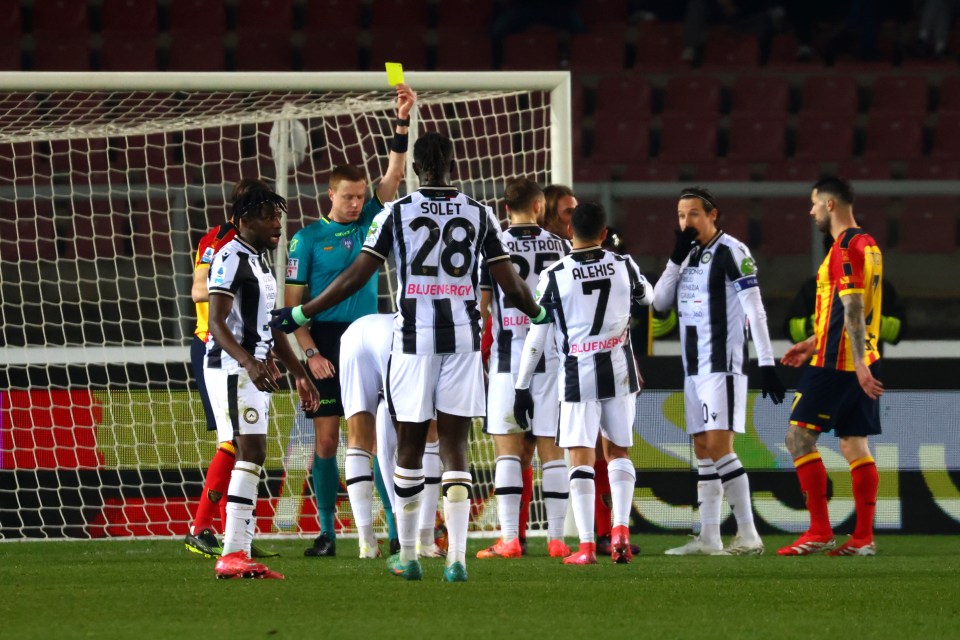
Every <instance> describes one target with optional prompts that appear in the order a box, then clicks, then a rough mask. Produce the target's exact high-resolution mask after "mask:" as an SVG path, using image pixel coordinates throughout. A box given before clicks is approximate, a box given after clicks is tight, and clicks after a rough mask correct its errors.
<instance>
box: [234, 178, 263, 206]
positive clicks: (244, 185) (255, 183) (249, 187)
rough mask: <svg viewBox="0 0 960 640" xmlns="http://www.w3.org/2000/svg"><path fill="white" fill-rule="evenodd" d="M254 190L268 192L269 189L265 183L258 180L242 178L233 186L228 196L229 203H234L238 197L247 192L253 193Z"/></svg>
mask: <svg viewBox="0 0 960 640" xmlns="http://www.w3.org/2000/svg"><path fill="white" fill-rule="evenodd" d="M254 189H266V190H268V191H269V190H270V187H269V186H267V183H266V182H264V181H263V180H261V179H260V178H243V179H241V180H240V181H239V182H237V184H235V185H233V192H231V194H230V202H236V201H237V199H238V198H239V197H240V196H242V195H243V194H245V193H247V192H248V191H253V190H254Z"/></svg>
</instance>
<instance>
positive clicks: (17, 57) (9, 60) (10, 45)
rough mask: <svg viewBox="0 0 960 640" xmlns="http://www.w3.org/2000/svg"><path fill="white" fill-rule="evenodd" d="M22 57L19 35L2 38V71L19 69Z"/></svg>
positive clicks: (0, 50) (0, 58) (0, 60)
mask: <svg viewBox="0 0 960 640" xmlns="http://www.w3.org/2000/svg"><path fill="white" fill-rule="evenodd" d="M21 58H22V56H21V54H20V37H19V36H16V37H10V38H0V71H19V70H20V67H21V64H22V63H21Z"/></svg>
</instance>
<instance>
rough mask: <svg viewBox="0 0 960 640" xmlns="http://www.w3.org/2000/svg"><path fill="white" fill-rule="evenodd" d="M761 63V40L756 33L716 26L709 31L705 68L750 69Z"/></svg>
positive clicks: (705, 51) (704, 59)
mask: <svg viewBox="0 0 960 640" xmlns="http://www.w3.org/2000/svg"><path fill="white" fill-rule="evenodd" d="M759 64H760V42H759V40H758V39H757V37H756V36H755V35H751V34H746V33H738V32H735V31H732V30H729V29H723V28H714V29H710V30H709V31H708V32H707V41H706V46H705V50H704V56H703V67H704V69H736V70H738V71H739V70H741V69H750V68H751V67H756V66H758V65H759Z"/></svg>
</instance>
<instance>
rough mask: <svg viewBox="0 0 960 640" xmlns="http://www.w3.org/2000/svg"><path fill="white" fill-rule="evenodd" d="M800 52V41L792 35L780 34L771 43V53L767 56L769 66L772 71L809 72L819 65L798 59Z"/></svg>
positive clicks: (811, 61)
mask: <svg viewBox="0 0 960 640" xmlns="http://www.w3.org/2000/svg"><path fill="white" fill-rule="evenodd" d="M799 50H800V41H799V40H798V39H797V37H796V36H795V35H794V34H792V33H789V32H788V33H779V34H777V35H775V36H774V37H773V39H772V40H771V41H770V52H769V55H768V56H767V66H768V67H770V68H771V69H772V70H774V71H777V72H780V71H800V70H808V69H811V68H813V67H814V65H817V64H818V62H814V61H813V60H809V61H803V60H798V59H797V53H798V52H799Z"/></svg>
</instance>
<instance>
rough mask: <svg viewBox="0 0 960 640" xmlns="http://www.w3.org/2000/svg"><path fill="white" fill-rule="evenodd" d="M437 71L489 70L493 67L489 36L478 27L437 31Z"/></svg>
mask: <svg viewBox="0 0 960 640" xmlns="http://www.w3.org/2000/svg"><path fill="white" fill-rule="evenodd" d="M437 38H438V42H437V63H436V68H437V71H489V70H490V69H492V68H493V46H492V44H491V42H490V36H489V35H487V33H486V32H484V31H482V30H479V29H454V28H453V27H451V28H450V29H444V30H438V32H437Z"/></svg>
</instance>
